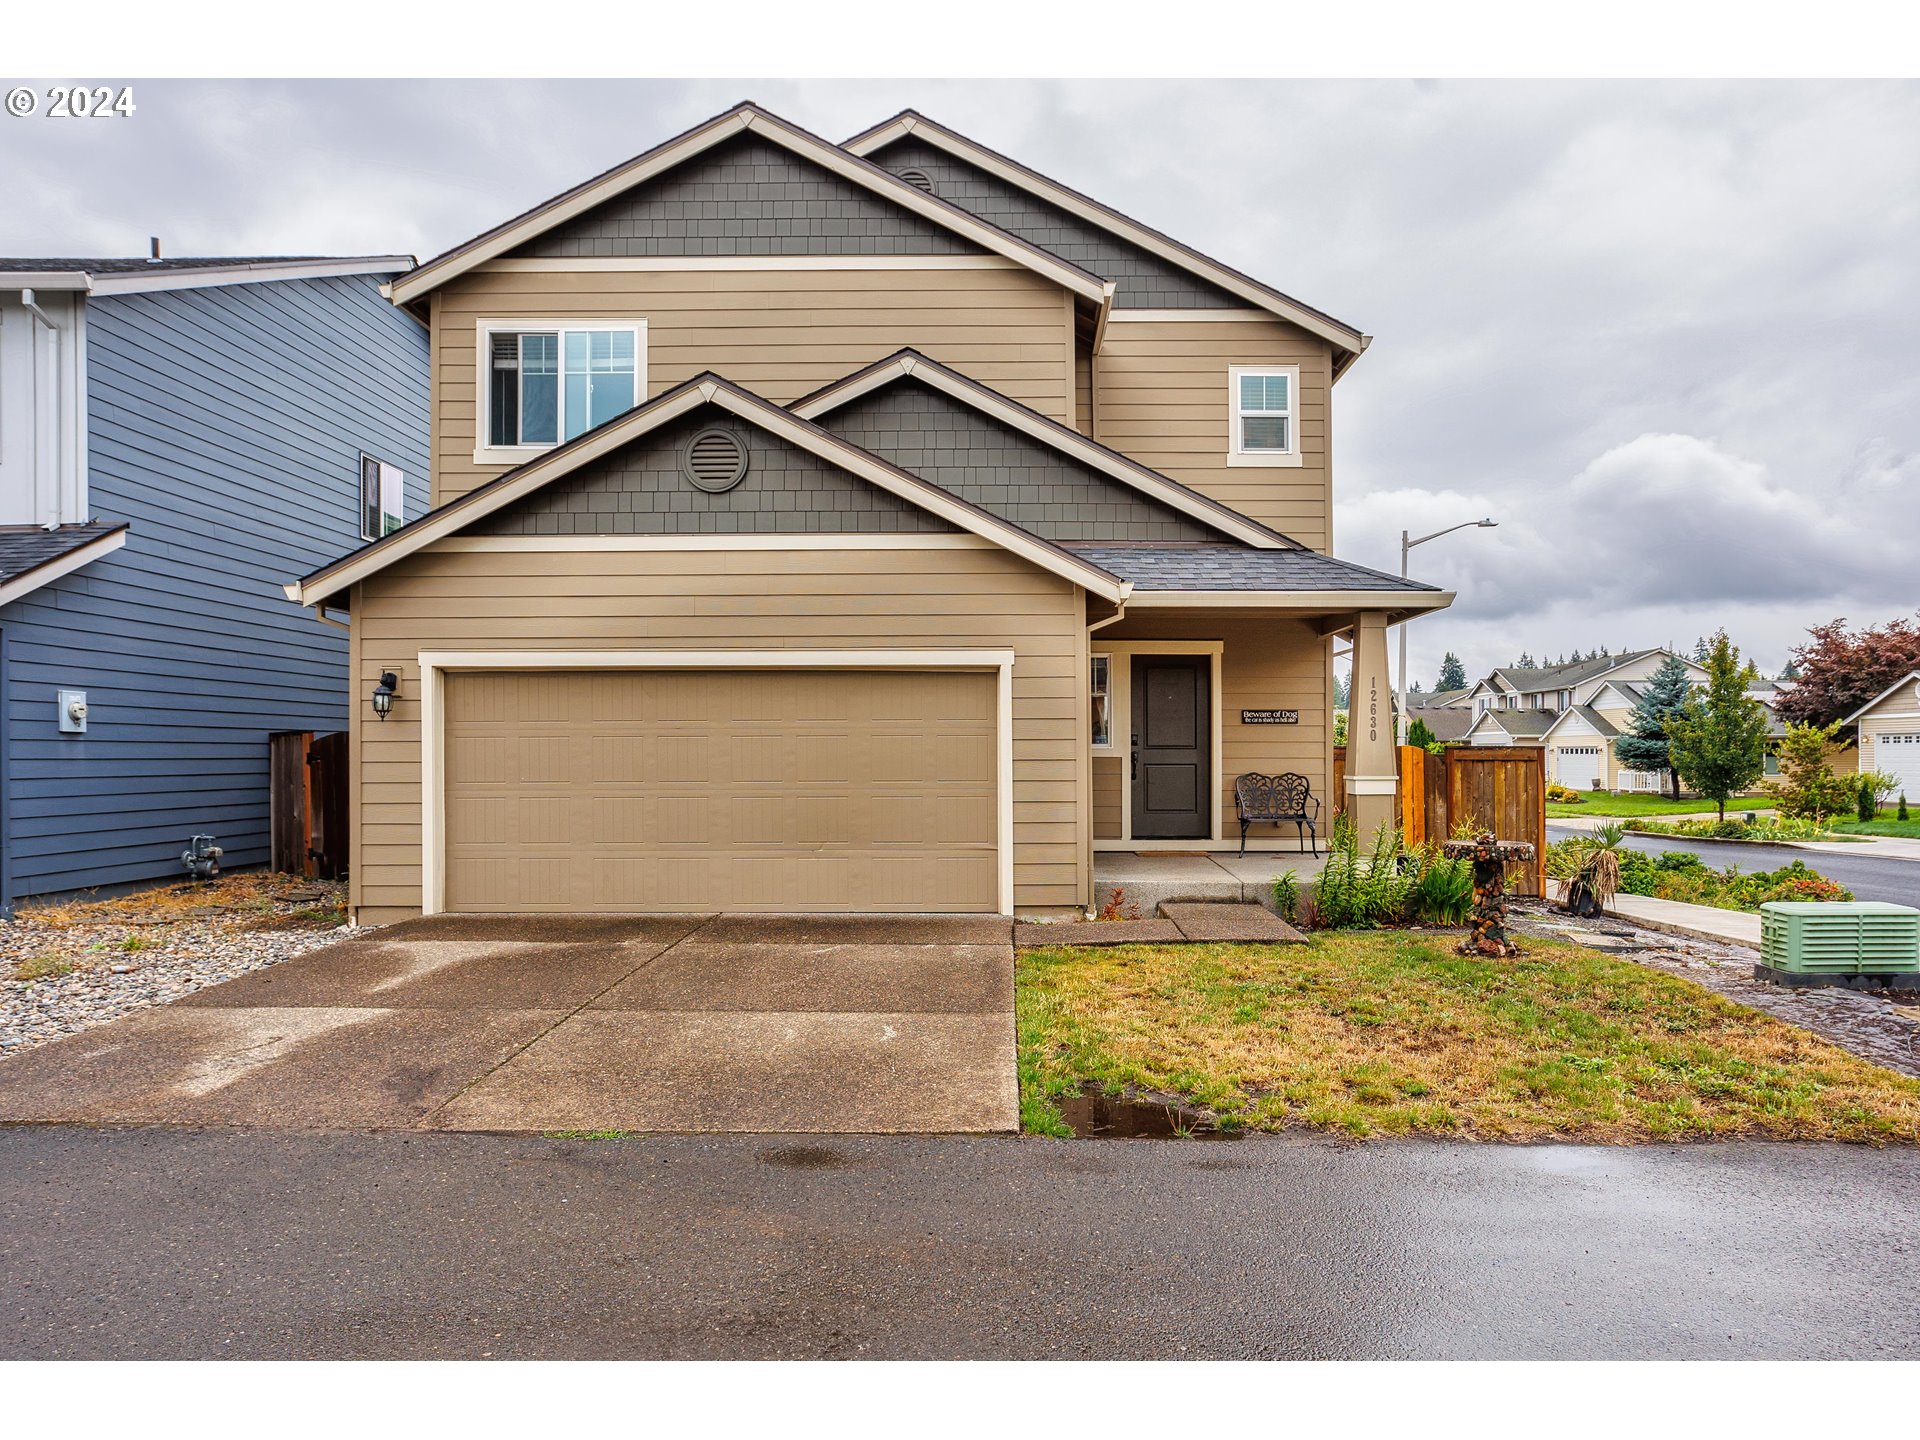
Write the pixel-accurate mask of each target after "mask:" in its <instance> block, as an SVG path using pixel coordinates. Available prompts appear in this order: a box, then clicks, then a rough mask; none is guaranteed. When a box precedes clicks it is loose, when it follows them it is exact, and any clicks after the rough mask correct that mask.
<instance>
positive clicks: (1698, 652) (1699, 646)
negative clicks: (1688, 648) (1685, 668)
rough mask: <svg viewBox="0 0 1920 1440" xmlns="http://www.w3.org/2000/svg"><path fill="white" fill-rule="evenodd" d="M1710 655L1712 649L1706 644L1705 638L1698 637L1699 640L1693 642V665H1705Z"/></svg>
mask: <svg viewBox="0 0 1920 1440" xmlns="http://www.w3.org/2000/svg"><path fill="white" fill-rule="evenodd" d="M1712 653H1713V647H1712V646H1711V645H1709V644H1708V643H1707V637H1706V636H1704V635H1702V636H1700V638H1699V639H1697V640H1695V641H1694V642H1693V663H1694V664H1696V665H1705V664H1706V663H1707V657H1708V656H1709V655H1711V654H1712Z"/></svg>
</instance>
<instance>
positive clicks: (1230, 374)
mask: <svg viewBox="0 0 1920 1440" xmlns="http://www.w3.org/2000/svg"><path fill="white" fill-rule="evenodd" d="M1243 375H1284V376H1285V377H1286V380H1287V408H1286V412H1285V413H1286V418H1287V448H1286V449H1285V450H1246V449H1242V448H1241V443H1240V439H1241V433H1242V432H1241V429H1240V421H1241V419H1242V416H1243V412H1242V410H1241V408H1240V377H1241V376H1243ZM1255 413H1256V414H1262V415H1271V414H1274V413H1276V412H1273V411H1257V412H1255ZM1227 464H1228V465H1229V466H1239V467H1251V468H1259V469H1298V468H1300V467H1301V466H1302V465H1304V464H1306V456H1305V455H1304V454H1303V453H1301V449H1300V367H1299V366H1298V365H1229V366H1228V367H1227Z"/></svg>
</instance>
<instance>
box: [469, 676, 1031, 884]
mask: <svg viewBox="0 0 1920 1440" xmlns="http://www.w3.org/2000/svg"><path fill="white" fill-rule="evenodd" d="M446 707H447V720H446V744H447V754H446V761H445V775H446V786H447V794H446V807H445V813H446V834H447V844H446V859H447V884H446V903H447V907H448V908H449V909H455V910H711V909H767V910H963V911H982V910H994V909H997V908H998V904H999V899H998V863H997V861H998V853H997V849H996V843H997V842H996V837H997V829H998V808H997V802H996V792H995V777H996V774H997V753H996V748H995V742H996V736H995V732H994V723H995V713H996V708H995V677H994V676H993V675H992V674H990V673H979V672H945V673H924V672H892V673H887V672H844V671H842V672H818V673H815V672H793V671H786V672H782V671H772V672H746V671H742V672H725V671H712V672H708V671H698V672H696V671H669V672H606V673H595V672H576V673H560V674H556V673H551V672H537V673H529V674H518V673H514V674H485V673H479V674H455V675H452V676H449V677H448V682H447V690H446Z"/></svg>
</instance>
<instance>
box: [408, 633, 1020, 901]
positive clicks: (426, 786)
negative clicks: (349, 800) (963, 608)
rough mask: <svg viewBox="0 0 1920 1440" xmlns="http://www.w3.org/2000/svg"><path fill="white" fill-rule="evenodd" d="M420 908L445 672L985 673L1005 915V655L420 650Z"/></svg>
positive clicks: (438, 860)
mask: <svg viewBox="0 0 1920 1440" xmlns="http://www.w3.org/2000/svg"><path fill="white" fill-rule="evenodd" d="M419 663H420V785H421V795H420V820H421V824H420V909H421V913H422V914H424V915H438V914H440V913H442V912H443V911H444V910H445V909H446V900H447V894H446V886H447V877H446V825H447V817H446V756H445V750H446V719H445V705H446V697H445V693H444V691H445V677H446V673H447V672H448V671H450V670H482V671H484V670H727V669H763V670H991V671H994V672H995V674H996V675H997V677H998V679H997V684H996V691H997V693H996V696H995V706H994V714H995V721H994V728H995V731H996V737H995V738H996V746H995V748H996V751H997V753H998V765H997V767H996V778H995V792H996V793H995V808H996V812H997V813H996V824H995V837H996V844H997V846H998V852H999V853H998V855H997V856H996V859H997V861H998V864H997V867H996V868H997V871H998V879H999V884H998V889H999V901H1000V913H1001V914H1002V915H1011V914H1013V665H1014V652H1013V651H1012V650H1008V649H972V650H884V649H882V650H422V651H421V652H420V656H419Z"/></svg>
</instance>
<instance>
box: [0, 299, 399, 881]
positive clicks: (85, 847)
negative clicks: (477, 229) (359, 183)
mask: <svg viewBox="0 0 1920 1440" xmlns="http://www.w3.org/2000/svg"><path fill="white" fill-rule="evenodd" d="M87 410H88V416H87V445H88V449H89V455H88V466H89V473H88V503H89V509H90V510H91V511H92V514H93V516H94V517H95V518H97V519H100V520H106V521H121V520H124V521H127V522H129V523H130V525H131V529H130V531H129V533H128V537H127V543H126V545H125V546H124V547H123V548H122V549H121V550H119V551H117V552H116V553H114V554H112V555H110V556H108V557H106V558H105V559H103V560H99V561H96V562H95V563H93V564H92V565H89V566H86V567H85V568H83V569H81V570H78V571H75V572H74V573H73V574H71V575H68V576H65V577H64V578H62V579H60V580H57V581H55V582H54V583H53V584H51V585H48V586H46V587H44V588H42V589H40V590H38V591H35V592H34V593H33V594H32V595H29V596H27V597H26V598H25V599H22V600H19V601H17V602H15V603H14V604H12V605H9V606H7V607H5V608H4V609H0V631H4V634H5V644H6V671H7V673H6V677H5V683H6V697H5V701H6V710H5V724H6V741H7V744H6V770H7V775H6V803H5V816H4V823H5V843H6V850H7V857H6V858H7V862H8V863H7V870H8V871H9V884H10V887H11V896H26V895H34V894H46V893H51V892H58V891H64V890H74V889H79V888H83V887H88V886H95V885H113V884H122V883H126V882H129V881H139V880H150V879H156V878H162V877H167V876H172V875H177V874H179V873H181V872H180V852H181V850H183V849H184V848H185V847H186V843H187V837H188V836H190V835H192V834H194V833H195V832H200V831H206V832H211V833H213V834H215V835H217V836H219V838H220V843H221V845H222V846H223V847H225V850H226V862H227V863H228V864H230V865H245V864H255V863H260V862H264V861H265V860H266V859H267V843H268V835H267V808H268V798H267V736H268V735H269V734H271V733H272V732H274V731H276V730H319V731H326V730H339V729H343V728H345V726H346V723H347V707H348V704H349V703H350V699H349V695H348V678H347V637H346V635H345V633H344V632H342V631H339V630H335V629H332V628H330V627H327V626H323V625H321V624H319V623H317V622H316V621H315V620H314V618H313V615H312V613H311V612H310V611H307V610H304V609H302V608H300V607H299V606H297V605H294V604H293V603H292V602H290V601H289V600H288V599H287V598H286V596H285V595H284V594H283V593H282V592H281V589H280V587H281V586H282V585H283V584H285V583H286V582H287V581H288V580H290V579H293V578H295V577H297V576H300V575H303V574H305V573H307V572H308V571H309V570H312V569H315V568H317V567H318V566H320V565H322V564H324V563H326V562H327V561H329V560H333V559H335V558H337V557H338V556H339V555H341V554H343V553H344V552H346V551H348V550H351V549H353V548H354V547H356V546H358V545H359V544H360V543H361V540H360V520H359V495H360V489H359V457H360V454H361V452H362V451H366V452H367V453H369V454H373V455H377V456H379V457H380V458H381V459H383V460H386V461H388V462H390V463H392V464H395V465H398V466H400V467H401V468H402V469H403V470H405V471H406V474H407V505H406V509H407V518H409V519H412V518H413V517H415V516H417V515H419V514H421V513H422V512H423V511H424V510H425V509H426V505H427V337H426V333H425V331H424V330H423V329H422V328H421V327H420V326H419V325H418V324H417V323H416V322H414V321H413V320H412V319H410V318H408V317H407V316H405V315H403V314H401V313H400V312H399V311H397V310H395V309H394V308H393V307H392V306H391V305H389V304H388V303H387V302H386V301H385V300H383V299H382V298H381V297H380V293H379V288H378V282H377V281H376V280H375V279H373V278H372V277H360V276H354V277H342V278H335V279H321V280H294V281H278V282H274V283H270V284H258V285H234V286H222V287H219V288H216V289H207V290H179V291H162V292H156V293H152V294H145V295H127V296H117V297H112V298H103V299H96V300H92V301H90V302H89V303H88V305H87ZM59 689H81V690H85V691H86V692H87V702H88V706H89V710H90V714H89V717H88V733H87V734H86V735H84V736H62V735H60V734H59V733H58V731H57V729H56V727H55V715H54V692H55V691H56V690H59Z"/></svg>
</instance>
